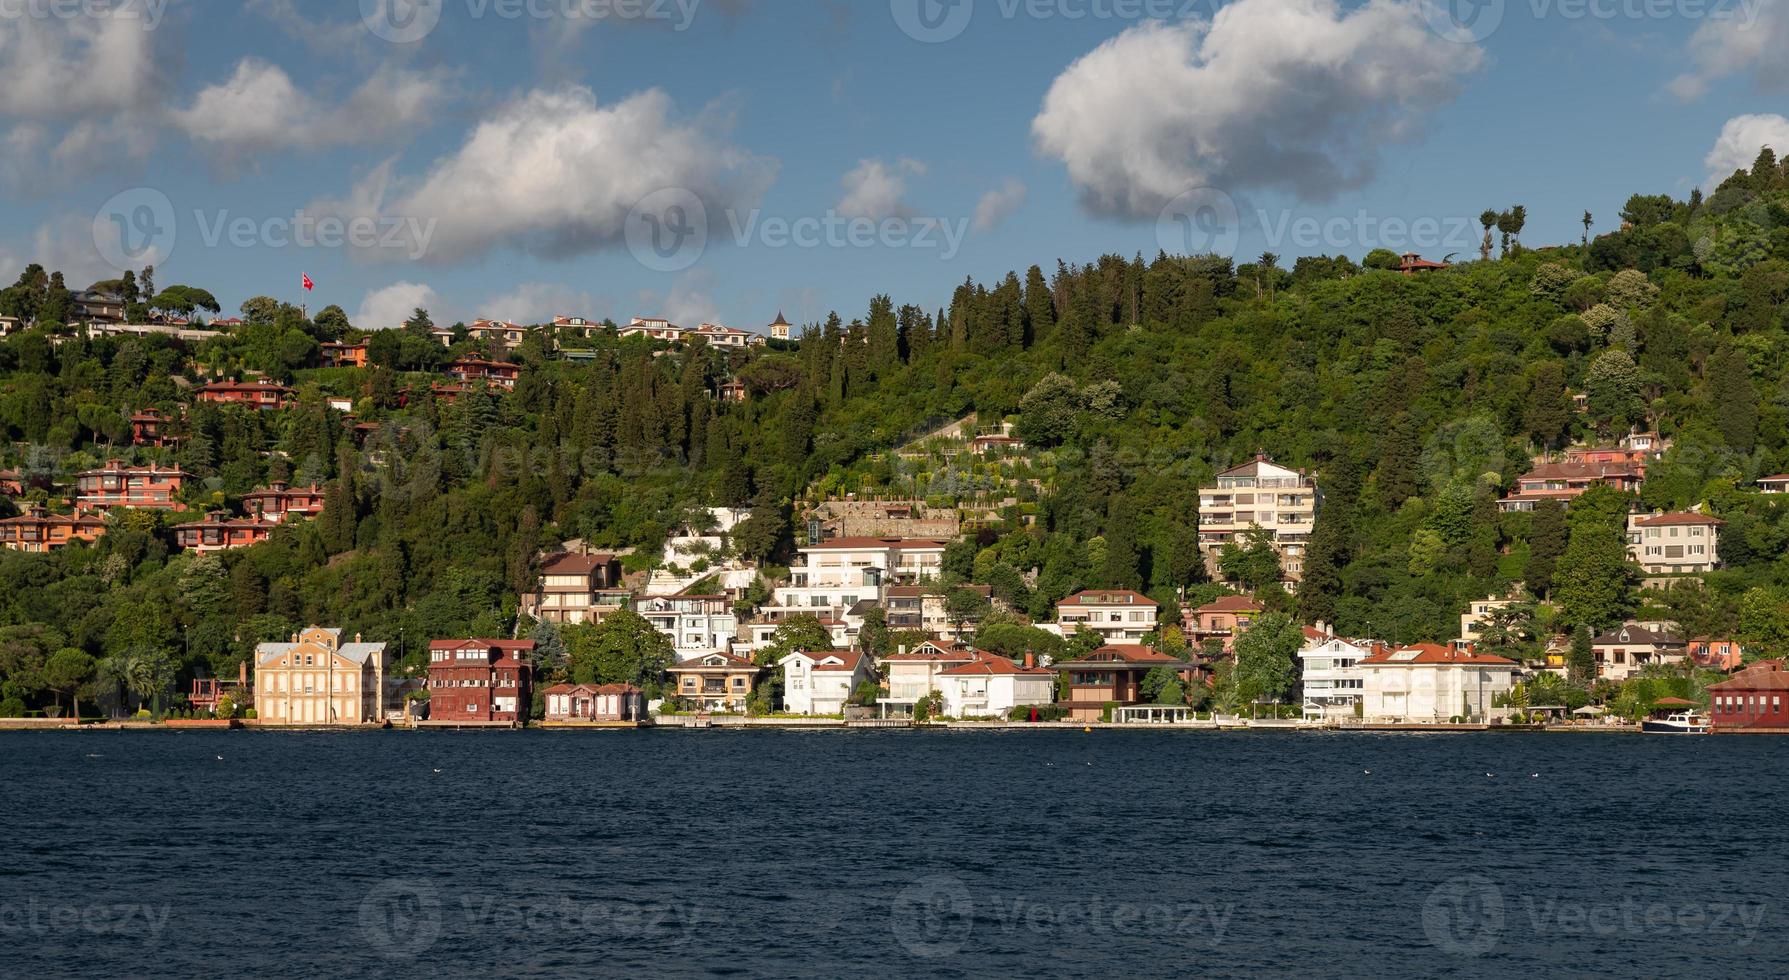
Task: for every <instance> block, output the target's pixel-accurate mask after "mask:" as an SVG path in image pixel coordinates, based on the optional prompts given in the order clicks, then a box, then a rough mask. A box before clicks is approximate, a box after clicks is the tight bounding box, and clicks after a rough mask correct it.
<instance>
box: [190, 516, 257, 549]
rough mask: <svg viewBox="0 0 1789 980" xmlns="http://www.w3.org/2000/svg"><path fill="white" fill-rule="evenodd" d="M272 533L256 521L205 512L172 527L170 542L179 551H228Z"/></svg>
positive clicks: (252, 542)
mask: <svg viewBox="0 0 1789 980" xmlns="http://www.w3.org/2000/svg"><path fill="white" fill-rule="evenodd" d="M272 534H273V527H272V526H271V525H268V524H263V523H261V522H260V521H239V520H232V519H231V518H230V517H229V516H228V515H226V514H222V513H211V514H206V515H205V519H204V520H202V521H200V522H198V523H197V524H182V525H180V526H179V527H176V528H175V529H174V543H175V544H177V545H179V546H180V550H182V551H196V552H198V553H199V554H202V555H203V554H209V553H210V552H213V551H232V550H234V549H236V548H247V547H249V546H250V545H256V544H260V543H261V542H263V541H266V540H267V539H268V537H270V536H271V535H272Z"/></svg>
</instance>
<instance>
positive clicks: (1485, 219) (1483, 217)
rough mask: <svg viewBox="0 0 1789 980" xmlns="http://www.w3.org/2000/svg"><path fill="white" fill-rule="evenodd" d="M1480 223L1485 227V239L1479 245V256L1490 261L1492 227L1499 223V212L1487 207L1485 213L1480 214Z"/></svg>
mask: <svg viewBox="0 0 1789 980" xmlns="http://www.w3.org/2000/svg"><path fill="white" fill-rule="evenodd" d="M1478 223H1479V224H1481V225H1483V226H1484V228H1485V240H1484V243H1483V244H1481V245H1479V247H1478V257H1479V258H1480V259H1481V260H1483V261H1486V262H1489V261H1490V260H1491V228H1492V227H1493V226H1494V225H1496V224H1497V212H1495V211H1493V210H1491V209H1490V208H1486V209H1485V210H1484V213H1482V214H1480V215H1479V216H1478Z"/></svg>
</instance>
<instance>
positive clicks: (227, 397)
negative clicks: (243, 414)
mask: <svg viewBox="0 0 1789 980" xmlns="http://www.w3.org/2000/svg"><path fill="white" fill-rule="evenodd" d="M291 398H292V389H290V388H288V387H286V386H285V385H276V384H272V383H270V382H266V381H218V382H215V383H213V384H208V385H206V386H205V387H203V388H200V389H199V393H198V399H199V400H200V401H202V402H210V403H212V404H213V405H247V406H249V407H250V408H259V409H264V410H267V411H273V410H276V409H281V408H285V407H286V405H287V403H288V402H290V401H291Z"/></svg>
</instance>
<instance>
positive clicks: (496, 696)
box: [429, 639, 534, 725]
mask: <svg viewBox="0 0 1789 980" xmlns="http://www.w3.org/2000/svg"><path fill="white" fill-rule="evenodd" d="M533 653H534V641H533V640H475V639H468V640H436V641H434V642H433V643H430V644H429V721H431V722H434V723H437V724H512V725H520V724H526V723H527V721H528V716H529V713H530V712H531V711H532V710H533V707H534V664H533V661H532V660H531V656H532V654H533Z"/></svg>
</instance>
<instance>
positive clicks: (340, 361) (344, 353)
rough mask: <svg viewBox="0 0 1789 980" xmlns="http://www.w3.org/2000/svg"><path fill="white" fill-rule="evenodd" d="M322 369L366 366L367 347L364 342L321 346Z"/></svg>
mask: <svg viewBox="0 0 1789 980" xmlns="http://www.w3.org/2000/svg"><path fill="white" fill-rule="evenodd" d="M321 350H322V357H323V366H324V367H353V368H363V367H366V366H367V345H366V342H365V341H362V342H360V343H358V344H339V343H327V344H324V345H322V348H321Z"/></svg>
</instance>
